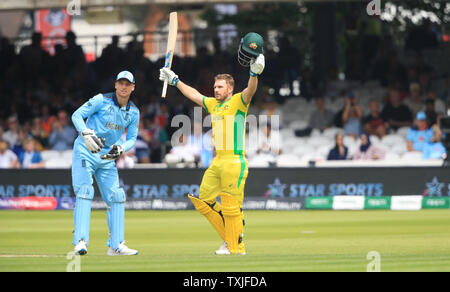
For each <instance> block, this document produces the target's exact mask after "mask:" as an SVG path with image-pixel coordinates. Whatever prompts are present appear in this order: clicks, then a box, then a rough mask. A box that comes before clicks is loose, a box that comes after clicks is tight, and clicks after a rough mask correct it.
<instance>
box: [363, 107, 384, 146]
mask: <svg viewBox="0 0 450 292" xmlns="http://www.w3.org/2000/svg"><path fill="white" fill-rule="evenodd" d="M369 110H370V112H369V114H368V115H367V116H366V117H365V118H364V119H363V128H364V130H365V131H366V132H367V133H369V135H375V136H377V137H378V138H380V139H381V138H383V137H384V136H385V135H386V131H387V125H386V122H385V121H384V119H383V118H382V117H381V113H380V103H379V102H378V100H376V99H372V100H371V101H370V102H369Z"/></svg>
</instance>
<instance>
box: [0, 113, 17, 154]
mask: <svg viewBox="0 0 450 292" xmlns="http://www.w3.org/2000/svg"><path fill="white" fill-rule="evenodd" d="M18 138H19V121H18V120H17V117H16V116H10V117H9V118H8V130H7V131H6V132H4V133H3V136H2V139H3V140H5V141H6V142H8V145H9V146H10V147H13V146H14V145H15V144H16V143H17V139H18Z"/></svg>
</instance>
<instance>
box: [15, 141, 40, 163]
mask: <svg viewBox="0 0 450 292" xmlns="http://www.w3.org/2000/svg"><path fill="white" fill-rule="evenodd" d="M24 147H25V152H23V153H22V154H21V155H20V156H19V163H20V166H21V167H22V168H43V167H45V162H44V161H43V160H42V156H41V154H40V153H39V152H38V151H36V141H35V140H34V139H33V138H27V139H26V140H25V142H24Z"/></svg>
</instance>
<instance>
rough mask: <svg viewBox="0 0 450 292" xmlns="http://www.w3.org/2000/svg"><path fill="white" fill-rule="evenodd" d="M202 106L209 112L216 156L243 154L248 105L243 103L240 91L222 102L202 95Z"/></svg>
mask: <svg viewBox="0 0 450 292" xmlns="http://www.w3.org/2000/svg"><path fill="white" fill-rule="evenodd" d="M203 106H204V107H205V109H206V112H207V113H210V114H211V123H212V129H213V138H214V145H215V147H216V153H217V156H224V155H243V156H245V121H246V118H247V112H248V105H246V104H245V102H244V99H243V98H242V93H236V94H235V95H233V96H231V97H230V98H228V99H227V100H226V101H224V102H222V103H220V102H218V101H217V100H216V99H215V98H211V97H203Z"/></svg>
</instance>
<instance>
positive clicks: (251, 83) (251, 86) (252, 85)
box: [242, 54, 265, 104]
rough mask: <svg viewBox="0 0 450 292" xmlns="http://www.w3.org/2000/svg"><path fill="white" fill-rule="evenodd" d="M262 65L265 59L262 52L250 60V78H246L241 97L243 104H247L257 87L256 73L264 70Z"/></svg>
mask: <svg viewBox="0 0 450 292" xmlns="http://www.w3.org/2000/svg"><path fill="white" fill-rule="evenodd" d="M264 67H265V59H264V55H263V54H260V55H259V56H258V57H257V58H256V60H255V59H254V60H252V61H250V78H249V79H248V84H247V88H245V89H244V90H243V91H242V99H243V100H244V102H245V104H249V103H250V101H251V100H252V97H253V95H255V92H256V89H257V88H258V75H260V74H261V73H262V72H263V71H264Z"/></svg>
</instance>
